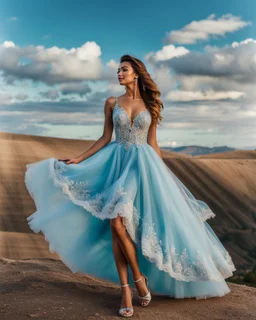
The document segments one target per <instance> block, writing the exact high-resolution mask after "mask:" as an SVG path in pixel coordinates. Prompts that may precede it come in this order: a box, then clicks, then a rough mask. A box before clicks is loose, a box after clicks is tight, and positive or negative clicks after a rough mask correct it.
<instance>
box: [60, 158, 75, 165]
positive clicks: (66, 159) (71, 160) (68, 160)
mask: <svg viewBox="0 0 256 320" xmlns="http://www.w3.org/2000/svg"><path fill="white" fill-rule="evenodd" d="M58 161H64V162H66V164H71V163H74V164H78V163H79V161H78V160H77V159H76V158H73V159H71V158H62V159H58Z"/></svg>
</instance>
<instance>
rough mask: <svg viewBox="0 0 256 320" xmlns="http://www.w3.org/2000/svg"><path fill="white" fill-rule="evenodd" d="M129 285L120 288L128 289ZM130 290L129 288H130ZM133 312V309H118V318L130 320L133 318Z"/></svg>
mask: <svg viewBox="0 0 256 320" xmlns="http://www.w3.org/2000/svg"><path fill="white" fill-rule="evenodd" d="M128 286H129V284H124V285H122V286H121V288H123V287H128ZM130 289H131V288H130ZM131 295H132V296H131V298H133V291H132V289H131ZM126 311H129V312H130V313H126ZM133 312H134V309H133V308H120V309H119V314H120V316H122V317H124V318H130V317H132V316H133Z"/></svg>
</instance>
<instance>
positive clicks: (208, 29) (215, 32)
mask: <svg viewBox="0 0 256 320" xmlns="http://www.w3.org/2000/svg"><path fill="white" fill-rule="evenodd" d="M251 24H252V23H251V22H250V21H243V20H242V19H241V18H240V17H236V16H233V15H232V14H225V15H223V16H221V17H220V18H219V19H215V14H211V15H210V16H209V17H207V18H206V19H202V20H199V21H192V22H190V23H189V24H187V25H186V26H184V27H183V28H182V29H180V30H173V31H170V32H169V33H167V34H166V40H167V41H168V42H171V43H179V44H193V43H196V42H197V41H199V40H203V41H206V40H208V39H209V38H210V37H211V36H222V37H223V36H225V35H226V34H227V33H231V32H235V31H237V30H240V29H242V28H244V27H246V26H248V25H251Z"/></svg>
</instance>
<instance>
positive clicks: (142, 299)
mask: <svg viewBox="0 0 256 320" xmlns="http://www.w3.org/2000/svg"><path fill="white" fill-rule="evenodd" d="M142 277H144V278H145V284H146V286H147V287H148V278H147V277H146V276H145V274H143V273H142V275H141V277H140V278H139V279H138V280H133V281H134V282H138V281H140V280H141V279H142ZM138 298H139V300H140V305H141V306H142V307H147V306H148V305H149V302H150V301H151V298H152V297H151V293H150V291H149V290H148V293H147V294H146V295H145V296H144V297H141V296H140V295H139V294H138Z"/></svg>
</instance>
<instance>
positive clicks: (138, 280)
mask: <svg viewBox="0 0 256 320" xmlns="http://www.w3.org/2000/svg"><path fill="white" fill-rule="evenodd" d="M141 279H142V276H141V277H140V278H139V279H138V280H133V281H134V282H138V281H140V280H141Z"/></svg>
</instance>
